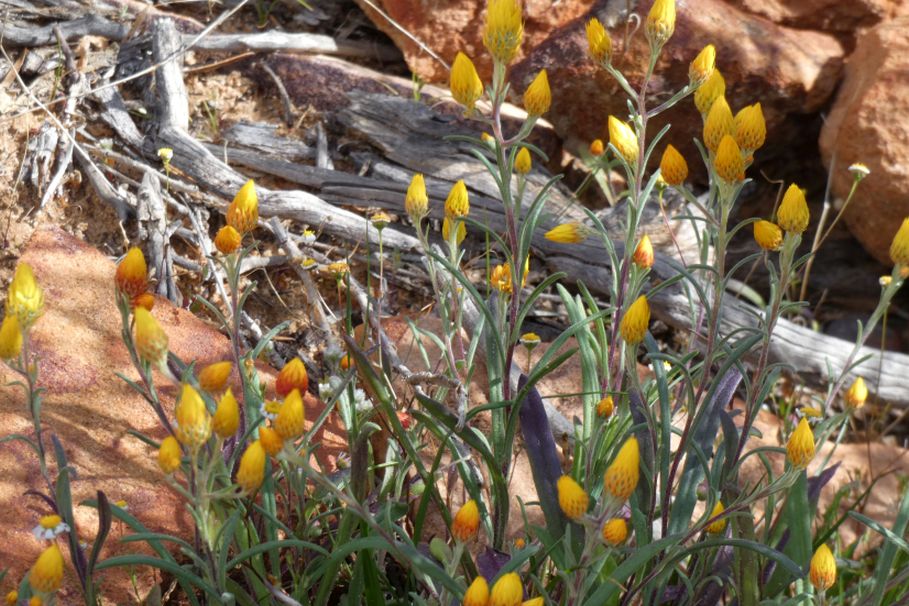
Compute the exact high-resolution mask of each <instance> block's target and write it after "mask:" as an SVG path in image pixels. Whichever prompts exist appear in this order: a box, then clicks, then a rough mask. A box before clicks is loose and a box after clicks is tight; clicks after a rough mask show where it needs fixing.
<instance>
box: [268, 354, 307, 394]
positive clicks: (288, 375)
mask: <svg viewBox="0 0 909 606" xmlns="http://www.w3.org/2000/svg"><path fill="white" fill-rule="evenodd" d="M307 387H309V375H307V374H306V366H305V365H304V364H303V360H301V359H300V358H294V359H293V360H291V361H290V362H288V363H287V364H285V365H284V368H282V369H281V372H279V373H278V378H277V380H276V381H275V391H276V392H278V395H279V396H281V397H285V396H287V394H289V393H290V392H291V391H293V390H294V389H299V390H300V393H301V394H303V393H306V388H307Z"/></svg>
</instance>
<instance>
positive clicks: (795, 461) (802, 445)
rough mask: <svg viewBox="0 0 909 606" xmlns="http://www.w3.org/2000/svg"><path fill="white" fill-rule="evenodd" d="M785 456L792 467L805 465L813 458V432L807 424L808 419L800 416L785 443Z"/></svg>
mask: <svg viewBox="0 0 909 606" xmlns="http://www.w3.org/2000/svg"><path fill="white" fill-rule="evenodd" d="M786 458H788V459H789V462H790V463H791V464H792V466H793V467H802V468H804V467H807V466H808V463H810V462H811V459H813V458H814V433H813V432H812V431H811V426H810V425H808V419H806V418H805V417H802V420H801V421H799V424H798V427H796V428H795V431H793V432H792V435H791V436H789V442H788V443H787V444H786Z"/></svg>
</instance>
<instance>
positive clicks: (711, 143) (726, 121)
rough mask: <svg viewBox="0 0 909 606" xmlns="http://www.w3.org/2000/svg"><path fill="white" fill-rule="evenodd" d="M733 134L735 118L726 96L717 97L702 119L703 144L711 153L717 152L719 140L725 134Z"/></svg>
mask: <svg viewBox="0 0 909 606" xmlns="http://www.w3.org/2000/svg"><path fill="white" fill-rule="evenodd" d="M733 134H735V118H733V117H732V110H731V109H729V103H727V102H726V97H718V98H717V99H716V101H714V102H713V105H712V106H711V107H710V112H709V113H708V114H707V120H705V121H704V145H705V146H707V149H709V150H710V151H712V152H713V153H717V150H718V149H719V147H720V141H722V140H723V137H725V136H726V135H733Z"/></svg>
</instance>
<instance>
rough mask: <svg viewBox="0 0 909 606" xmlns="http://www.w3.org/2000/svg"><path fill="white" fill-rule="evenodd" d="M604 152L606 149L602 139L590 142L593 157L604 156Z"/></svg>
mask: <svg viewBox="0 0 909 606" xmlns="http://www.w3.org/2000/svg"><path fill="white" fill-rule="evenodd" d="M604 151H606V147H605V146H604V145H603V140H602V139H594V140H593V141H591V142H590V155H591V156H602V155H603V152H604Z"/></svg>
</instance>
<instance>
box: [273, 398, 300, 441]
mask: <svg viewBox="0 0 909 606" xmlns="http://www.w3.org/2000/svg"><path fill="white" fill-rule="evenodd" d="M305 420H306V411H305V410H304V409H303V397H302V396H301V395H300V392H299V390H296V389H294V390H293V391H291V392H290V393H289V394H287V397H286V398H284V403H283V404H281V408H279V409H278V417H277V418H276V419H275V431H277V432H278V435H280V436H281V437H282V438H283V439H285V440H296V439H297V438H299V437H300V436H301V435H302V434H303V430H304V429H306V425H305Z"/></svg>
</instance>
